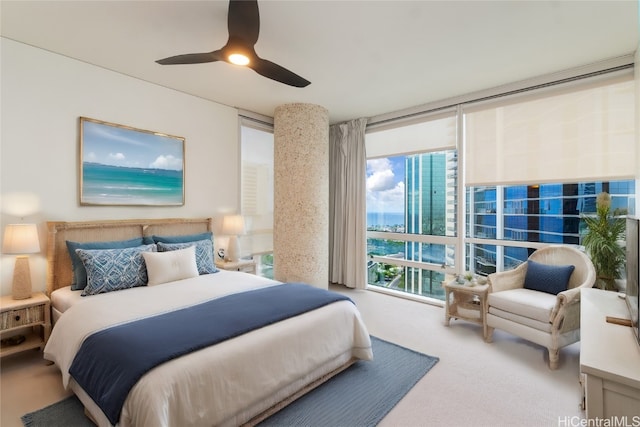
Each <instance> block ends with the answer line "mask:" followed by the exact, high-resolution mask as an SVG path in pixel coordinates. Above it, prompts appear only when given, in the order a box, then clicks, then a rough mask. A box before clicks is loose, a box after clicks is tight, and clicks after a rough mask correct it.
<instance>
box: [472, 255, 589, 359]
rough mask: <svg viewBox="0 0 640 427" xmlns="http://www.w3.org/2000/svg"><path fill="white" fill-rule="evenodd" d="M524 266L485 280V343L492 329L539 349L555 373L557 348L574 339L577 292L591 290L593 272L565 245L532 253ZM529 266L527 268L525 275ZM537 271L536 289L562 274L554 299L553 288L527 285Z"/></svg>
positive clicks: (577, 330)
mask: <svg viewBox="0 0 640 427" xmlns="http://www.w3.org/2000/svg"><path fill="white" fill-rule="evenodd" d="M527 261H533V263H529V262H524V263H522V264H520V265H519V266H518V267H517V268H515V269H514V270H511V271H505V272H500V273H493V274H490V275H489V284H490V289H489V296H488V301H487V307H488V308H487V317H486V321H487V336H486V338H485V339H486V342H491V341H492V339H493V330H494V328H498V329H501V330H504V331H507V332H509V333H511V334H513V335H517V336H519V337H521V338H524V339H526V340H528V341H532V342H534V343H536V344H538V345H541V346H544V347H546V348H547V349H548V350H549V368H551V369H556V368H557V367H558V358H559V351H560V348H562V347H565V346H567V345H569V344H573V343H574V342H577V341H579V340H580V288H585V287H586V288H590V287H592V286H593V285H594V283H595V280H596V272H595V268H594V267H593V264H592V263H591V260H590V259H589V257H587V256H586V255H585V254H584V253H582V252H580V251H579V250H577V249H575V248H572V247H569V246H559V245H551V246H547V247H544V248H542V249H538V250H536V251H535V252H534V253H533V254H531V256H529V259H528V260H527ZM536 263H537V264H536ZM529 265H531V266H532V267H531V269H530V271H529V274H527V270H528V266H529ZM541 265H542V266H541ZM570 265H572V266H574V267H575V268H574V269H573V271H571V268H570V267H566V266H570ZM553 266H556V267H553ZM561 266H565V267H564V268H562V267H561ZM540 269H541V270H542V273H543V274H542V275H541V276H544V277H543V278H542V279H541V281H542V282H544V283H542V284H541V286H542V288H544V286H546V285H545V283H546V282H556V283H555V284H556V285H557V282H558V281H562V279H559V277H560V276H561V275H562V274H563V273H564V274H565V279H564V284H566V288H565V287H564V286H561V288H563V289H566V290H562V291H560V292H557V295H556V294H554V292H556V291H557V290H558V289H556V290H555V291H554V290H549V289H546V290H544V291H543V290H540V286H535V285H534V286H532V283H534V284H535V281H536V277H535V272H536V271H539V270H540ZM567 277H568V283H567V282H566V280H567V279H566V278H567ZM525 279H526V282H527V286H525ZM536 288H537V289H538V290H535V289H536Z"/></svg>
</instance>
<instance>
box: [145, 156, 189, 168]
mask: <svg viewBox="0 0 640 427" xmlns="http://www.w3.org/2000/svg"><path fill="white" fill-rule="evenodd" d="M149 167H150V168H153V169H168V170H182V159H179V158H177V157H175V156H172V155H171V154H169V155H166V156H158V157H157V158H156V159H155V160H154V161H153V162H152V163H151V164H150V165H149Z"/></svg>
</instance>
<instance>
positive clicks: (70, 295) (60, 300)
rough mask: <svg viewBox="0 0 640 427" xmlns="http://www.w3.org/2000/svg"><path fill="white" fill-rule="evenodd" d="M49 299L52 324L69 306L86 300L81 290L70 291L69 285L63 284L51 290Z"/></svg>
mask: <svg viewBox="0 0 640 427" xmlns="http://www.w3.org/2000/svg"><path fill="white" fill-rule="evenodd" d="M50 299H51V310H52V312H53V323H54V324H55V323H56V322H57V321H58V319H59V318H60V316H62V313H64V312H65V311H67V310H68V309H69V307H71V306H72V305H74V304H77V303H79V302H81V301H84V300H86V298H84V297H83V296H82V291H72V290H71V286H65V287H63V288H59V289H56V290H55V291H53V292H51V298H50Z"/></svg>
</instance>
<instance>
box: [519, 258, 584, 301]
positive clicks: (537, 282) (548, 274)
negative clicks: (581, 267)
mask: <svg viewBox="0 0 640 427" xmlns="http://www.w3.org/2000/svg"><path fill="white" fill-rule="evenodd" d="M575 268H576V267H575V266H573V265H550V264H540V263H538V262H535V261H527V274H526V275H525V277H524V288H525V289H531V290H534V291H540V292H546V293H548V294H553V295H557V294H558V293H560V292H562V291H566V290H567V287H568V286H569V279H570V278H571V274H572V273H573V270H575Z"/></svg>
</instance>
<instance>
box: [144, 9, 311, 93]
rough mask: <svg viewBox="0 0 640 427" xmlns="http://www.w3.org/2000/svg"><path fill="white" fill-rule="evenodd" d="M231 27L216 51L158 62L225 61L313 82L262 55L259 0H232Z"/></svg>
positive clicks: (289, 81) (290, 80)
mask: <svg viewBox="0 0 640 427" xmlns="http://www.w3.org/2000/svg"><path fill="white" fill-rule="evenodd" d="M227 27H228V31H229V39H228V40H227V44H225V45H224V46H223V47H222V48H221V49H218V50H214V51H213V52H204V53H188V54H184V55H177V56H170V57H169V58H164V59H159V60H157V61H156V62H157V63H158V64H161V65H175V64H202V63H206V62H215V61H224V62H228V63H231V64H236V65H243V66H246V67H249V68H251V69H252V70H253V71H255V72H256V73H258V74H260V75H262V76H264V77H267V78H269V79H272V80H275V81H278V82H280V83H284V84H286V85H289V86H295V87H305V86H308V85H309V84H311V82H310V81H308V80H306V79H304V78H302V77H300V76H299V75H297V74H295V73H293V72H291V71H289V70H287V69H286V68H284V67H282V66H280V65H278V64H275V63H273V62H271V61H268V60H266V59H262V58H260V57H259V56H258V54H257V53H256V51H255V49H254V46H255V44H256V42H257V41H258V34H259V33H260V13H259V11H258V1H257V0H230V1H229V13H228V17H227Z"/></svg>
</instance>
